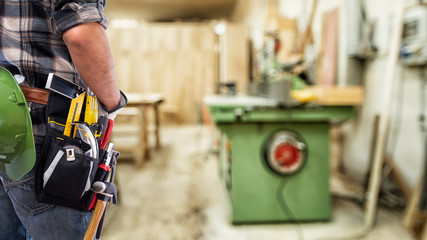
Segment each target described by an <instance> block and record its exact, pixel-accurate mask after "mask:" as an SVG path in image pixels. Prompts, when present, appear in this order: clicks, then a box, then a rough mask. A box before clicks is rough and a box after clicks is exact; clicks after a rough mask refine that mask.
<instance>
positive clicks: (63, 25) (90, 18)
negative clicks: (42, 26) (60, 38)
mask: <svg viewBox="0 0 427 240" xmlns="http://www.w3.org/2000/svg"><path fill="white" fill-rule="evenodd" d="M104 1H105V0H87V1H82V0H74V1H66V0H58V1H56V4H55V7H54V11H53V15H52V28H53V30H54V31H55V33H56V34H58V35H62V34H63V33H64V32H65V31H67V30H68V29H70V28H72V27H74V26H77V25H79V24H82V23H89V22H99V23H100V24H101V25H102V26H103V27H104V28H105V29H107V26H108V19H107V16H106V15H105V13H104V5H105V3H104Z"/></svg>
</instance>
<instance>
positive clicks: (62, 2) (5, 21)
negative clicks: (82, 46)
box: [0, 0, 108, 144]
mask: <svg viewBox="0 0 427 240" xmlns="http://www.w3.org/2000/svg"><path fill="white" fill-rule="evenodd" d="M104 4H105V2H104V0H74V1H70V0H27V1H22V0H7V1H1V2H0V16H1V19H0V21H1V24H0V65H1V66H3V67H5V68H7V69H8V70H9V71H11V72H12V74H20V75H23V76H24V77H25V85H28V86H33V87H38V88H44V87H45V85H46V79H47V75H48V74H49V73H55V74H56V75H58V76H60V77H62V78H64V79H67V80H69V81H73V82H74V83H77V84H78V85H81V86H85V84H84V82H83V81H82V79H81V78H80V76H79V74H78V73H77V71H76V69H75V68H74V66H73V63H72V61H71V57H70V54H69V52H68V50H67V47H66V45H65V43H64V41H63V40H62V34H63V33H64V32H65V31H66V30H68V29H69V28H72V27H74V26H76V25H79V24H82V23H87V22H99V23H100V24H102V25H103V26H104V27H105V28H106V27H107V23H108V21H107V17H106V16H105V14H104ZM30 108H31V115H32V120H33V128H34V135H35V141H36V144H40V143H42V142H43V141H44V136H45V135H46V126H45V123H46V122H45V117H44V114H41V113H42V112H44V108H45V106H41V105H39V104H35V103H31V104H30Z"/></svg>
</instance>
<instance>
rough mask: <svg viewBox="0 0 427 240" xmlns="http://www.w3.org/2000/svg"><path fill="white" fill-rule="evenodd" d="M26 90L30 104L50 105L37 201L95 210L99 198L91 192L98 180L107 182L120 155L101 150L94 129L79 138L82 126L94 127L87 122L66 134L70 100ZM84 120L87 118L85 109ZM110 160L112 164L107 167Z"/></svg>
mask: <svg viewBox="0 0 427 240" xmlns="http://www.w3.org/2000/svg"><path fill="white" fill-rule="evenodd" d="M23 89H24V90H23V92H24V95H25V97H26V98H27V101H32V102H37V103H41V104H46V105H47V107H46V119H47V123H46V124H47V135H46V140H45V143H44V145H43V150H42V153H41V156H40V158H39V159H38V160H37V161H36V166H35V169H36V173H35V194H36V198H37V200H38V201H39V202H43V203H48V204H53V205H60V206H65V207H70V208H74V209H78V210H87V211H90V210H92V209H93V208H94V204H95V202H96V198H97V195H96V194H95V193H94V192H93V191H91V186H92V184H93V183H94V182H95V181H106V179H107V176H108V174H109V171H110V170H111V169H112V168H114V167H115V164H116V162H117V158H118V157H119V152H116V151H113V150H112V149H111V151H109V152H108V151H107V149H102V148H101V147H99V143H98V141H99V140H100V139H98V138H94V137H93V136H94V133H93V131H92V130H89V131H86V132H83V133H80V135H79V132H80V131H81V129H80V127H79V126H81V127H85V126H87V127H90V126H89V125H88V124H87V123H84V122H79V123H75V124H73V126H74V132H72V133H71V134H69V135H68V134H65V133H64V130H65V128H66V125H67V117H68V115H69V111H68V110H69V109H70V107H71V106H72V105H71V104H72V100H71V99H70V98H67V97H65V96H63V95H61V94H58V93H56V92H53V91H47V90H43V89H34V88H25V87H24V88H23ZM46 92H48V99H47V101H45V100H46ZM81 118H84V108H83V110H82V116H81ZM67 135H68V136H67ZM87 135H93V136H92V137H91V138H90V139H91V141H88V139H86V138H87V137H88V136H87ZM89 137H90V136H89ZM93 139H95V140H93ZM108 157H109V159H108V161H109V162H111V164H109V165H107V166H105V164H106V163H105V162H106V159H107V158H108ZM113 202H114V203H115V199H113Z"/></svg>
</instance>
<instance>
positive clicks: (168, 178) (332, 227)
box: [102, 126, 412, 240]
mask: <svg viewBox="0 0 427 240" xmlns="http://www.w3.org/2000/svg"><path fill="white" fill-rule="evenodd" d="M213 134H214V132H213V130H212V129H211V128H207V127H201V126H182V127H170V126H166V127H163V128H162V132H161V136H162V148H161V149H160V150H155V151H153V152H152V157H151V159H150V160H149V161H147V162H146V163H145V165H144V166H143V168H142V169H136V168H135V167H134V166H133V164H132V161H130V160H129V159H126V158H125V156H124V154H123V157H122V158H121V159H120V160H119V166H118V175H117V179H118V187H119V201H120V202H119V205H117V206H114V205H110V206H109V208H108V212H107V217H106V221H105V225H104V229H103V233H102V239H103V240H119V239H120V240H122V239H147V240H252V239H253V240H270V239H271V240H276V239H286V240H293V239H295V240H309V239H312V240H321V239H366V240H367V239H372V240H374V239H375V240H377V239H387V240H393V239H399V240H402V239H403V240H406V239H407V240H410V239H412V238H411V236H410V235H409V234H408V233H407V232H406V231H405V229H403V228H402V226H401V215H402V213H401V212H400V211H397V210H392V209H384V208H381V209H380V211H379V213H378V219H377V223H376V226H375V228H374V229H373V230H372V231H369V232H367V234H366V235H365V236H364V237H361V238H355V237H354V236H353V235H354V234H355V233H357V232H359V231H360V230H361V229H362V227H363V220H364V211H363V207H362V206H360V204H357V203H354V202H351V201H348V200H344V199H339V198H335V197H334V198H333V218H332V220H331V221H329V222H321V223H301V224H291V223H281V224H255V225H238V226H235V225H232V224H231V223H230V216H229V213H230V205H229V200H228V196H227V193H226V191H225V188H224V187H223V186H222V185H221V182H220V179H219V176H218V171H217V159H216V156H215V155H214V154H211V153H210V150H211V149H212V146H213V145H212V143H213Z"/></svg>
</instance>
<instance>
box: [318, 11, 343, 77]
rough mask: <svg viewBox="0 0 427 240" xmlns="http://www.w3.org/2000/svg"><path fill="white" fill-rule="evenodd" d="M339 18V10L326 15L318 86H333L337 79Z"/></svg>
mask: <svg viewBox="0 0 427 240" xmlns="http://www.w3.org/2000/svg"><path fill="white" fill-rule="evenodd" d="M338 17H339V10H338V9H335V10H332V11H330V12H328V13H325V14H324V17H323V20H324V21H323V27H322V42H321V51H320V55H319V59H320V60H321V61H320V63H319V67H318V74H317V80H316V83H317V84H321V85H333V84H335V82H336V78H337V66H338V64H337V59H338Z"/></svg>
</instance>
